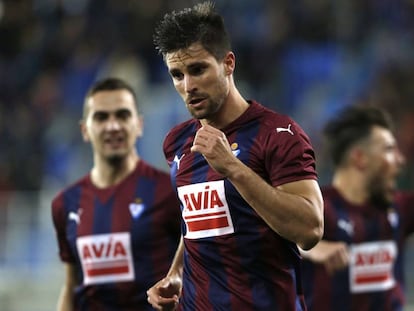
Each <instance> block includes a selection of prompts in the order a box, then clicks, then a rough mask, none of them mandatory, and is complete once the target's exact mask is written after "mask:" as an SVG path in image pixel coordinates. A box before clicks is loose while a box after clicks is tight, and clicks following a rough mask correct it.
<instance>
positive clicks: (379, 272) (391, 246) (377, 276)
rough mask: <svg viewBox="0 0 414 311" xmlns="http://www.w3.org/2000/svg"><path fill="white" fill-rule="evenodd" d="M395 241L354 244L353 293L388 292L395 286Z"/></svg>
mask: <svg viewBox="0 0 414 311" xmlns="http://www.w3.org/2000/svg"><path fill="white" fill-rule="evenodd" d="M397 252H398V251H397V246H396V244H395V242H394V241H379V242H368V243H360V244H353V245H351V248H350V256H351V257H350V267H349V277H350V287H351V292H353V293H364V292H372V291H384V290H388V289H390V288H392V287H394V285H395V278H394V270H393V268H394V262H395V259H396V257H397Z"/></svg>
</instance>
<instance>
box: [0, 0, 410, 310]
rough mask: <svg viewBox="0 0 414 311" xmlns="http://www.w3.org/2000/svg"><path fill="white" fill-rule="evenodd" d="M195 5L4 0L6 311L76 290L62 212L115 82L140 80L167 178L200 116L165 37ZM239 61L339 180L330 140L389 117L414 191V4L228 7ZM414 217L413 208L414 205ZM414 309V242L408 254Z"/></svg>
mask: <svg viewBox="0 0 414 311" xmlns="http://www.w3.org/2000/svg"><path fill="white" fill-rule="evenodd" d="M197 2H199V1H189V0H151V1H143V0H32V1H30V0H0V310H2V311H25V310H30V311H51V310H54V308H55V303H56V300H57V295H58V292H59V289H60V286H61V284H62V282H63V271H62V269H61V268H62V267H61V263H60V261H59V258H58V254H57V243H56V240H55V233H54V229H53V227H52V222H51V213H50V202H51V199H52V197H53V196H54V195H55V194H56V193H57V191H59V190H60V189H61V188H62V187H65V186H67V185H68V184H69V183H71V182H73V181H75V180H76V179H78V178H80V177H81V176H83V175H84V174H86V173H87V171H88V170H89V169H90V167H91V163H92V162H91V151H90V147H89V145H87V144H84V143H83V142H82V139H81V135H80V132H79V128H78V120H79V119H80V116H81V111H82V104H83V97H84V95H85V93H86V90H87V89H88V88H89V86H90V85H91V83H93V82H94V81H95V80H96V79H98V78H101V77H105V76H109V75H111V76H118V77H121V78H125V79H126V80H128V81H129V82H130V83H131V84H132V85H133V86H134V88H135V89H136V91H137V93H138V98H139V105H140V108H141V110H142V112H143V114H144V120H145V128H144V137H143V138H142V139H141V141H140V142H139V143H138V148H139V150H140V154H141V156H142V157H143V158H144V159H145V160H147V161H148V162H150V163H152V164H154V165H155V166H157V167H159V168H162V169H167V167H166V164H165V162H164V158H163V155H162V151H161V150H162V149H161V145H162V140H163V137H164V135H165V134H166V133H167V131H168V130H169V129H170V128H171V127H172V126H173V125H175V124H177V123H178V122H180V121H183V120H185V119H187V118H189V115H188V114H187V111H186V110H185V107H184V104H183V103H182V101H181V99H180V98H179V97H178V95H177V94H176V93H175V90H174V89H173V86H172V83H171V81H170V78H169V75H168V73H167V70H166V68H165V66H164V63H163V61H162V58H161V56H159V55H158V54H157V52H156V51H155V49H154V46H153V43H152V34H153V29H154V27H155V25H156V23H157V21H159V19H160V18H161V17H162V16H163V15H164V14H165V13H166V12H167V11H170V10H173V9H174V10H177V9H181V8H183V7H186V6H191V5H193V4H195V3H197ZM216 7H217V9H218V10H219V11H220V12H221V13H223V15H224V17H225V23H226V25H227V27H228V30H229V32H230V36H231V37H232V40H233V42H232V43H233V50H234V51H235V53H236V57H237V66H236V74H235V78H236V81H237V82H236V83H237V84H238V86H239V89H240V90H241V92H242V94H243V95H244V96H245V97H246V98H254V99H256V100H258V101H259V102H261V103H262V104H264V105H265V106H268V107H270V108H273V109H275V110H277V111H279V112H282V113H286V114H289V115H291V116H292V117H293V118H294V119H295V120H296V121H298V122H299V123H300V124H301V125H302V127H303V128H304V129H305V131H306V132H307V133H308V134H309V136H310V137H311V139H312V142H313V144H314V147H315V150H316V152H317V158H318V171H319V175H320V182H321V184H326V183H328V182H329V181H330V174H331V170H330V167H329V164H328V161H327V158H326V155H325V154H324V153H323V148H322V146H321V139H320V138H321V137H320V130H321V128H322V126H323V125H324V122H325V121H326V119H327V118H329V117H330V116H332V115H334V114H335V113H336V112H337V111H338V109H340V108H342V107H344V106H346V105H349V104H352V103H355V102H359V101H366V102H371V103H373V104H375V105H378V106H381V107H385V108H386V109H387V110H388V111H390V112H391V113H392V116H393V117H394V118H395V120H396V125H397V128H396V136H397V138H398V141H399V143H400V146H401V149H402V151H403V153H404V154H405V156H406V158H407V160H408V161H407V168H406V169H405V170H404V173H403V174H402V176H401V179H400V181H399V182H400V187H401V188H402V189H414V157H413V155H414V46H413V45H414V0H295V1H289V0H251V1H248V0H246V1H243V0H227V1H224V0H221V1H220V0H217V1H216ZM413 208H414V207H413ZM406 271H407V273H406V276H407V291H408V293H409V296H408V299H409V302H410V304H411V305H413V304H414V238H412V239H411V240H410V241H409V243H408V248H407V253H406ZM407 310H414V309H413V308H410V307H409V308H408V309H407Z"/></svg>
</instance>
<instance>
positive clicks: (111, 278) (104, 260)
mask: <svg viewBox="0 0 414 311" xmlns="http://www.w3.org/2000/svg"><path fill="white" fill-rule="evenodd" d="M130 241H131V239H130V234H129V232H121V233H111V234H98V235H89V236H83V237H79V238H78V239H77V240H76V246H77V249H78V253H79V258H80V261H81V263H82V270H83V277H84V280H83V283H84V285H91V284H101V283H108V282H122V281H130V280H133V279H134V266H133V263H132V251H131V245H130V244H131V242H130Z"/></svg>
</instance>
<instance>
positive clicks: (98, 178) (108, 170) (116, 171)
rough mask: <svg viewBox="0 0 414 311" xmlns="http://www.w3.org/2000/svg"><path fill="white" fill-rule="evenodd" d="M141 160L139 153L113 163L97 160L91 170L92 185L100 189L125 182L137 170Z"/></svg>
mask: <svg viewBox="0 0 414 311" xmlns="http://www.w3.org/2000/svg"><path fill="white" fill-rule="evenodd" d="M139 160H140V158H139V156H138V154H137V153H134V154H133V155H130V156H127V157H125V158H124V159H121V160H120V161H119V162H111V161H108V160H106V159H101V160H95V164H94V166H93V168H92V170H91V174H90V176H91V180H92V183H93V184H94V185H95V186H96V187H98V188H107V187H110V186H114V185H116V184H118V183H120V182H121V181H122V180H124V179H125V178H126V177H127V176H128V175H129V174H131V172H132V171H133V170H134V169H135V167H136V165H137V163H138V161H139Z"/></svg>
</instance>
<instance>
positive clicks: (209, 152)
mask: <svg viewBox="0 0 414 311" xmlns="http://www.w3.org/2000/svg"><path fill="white" fill-rule="evenodd" d="M191 152H199V153H201V154H202V155H203V156H204V158H205V159H206V160H207V162H208V163H209V165H210V166H211V167H212V168H213V169H214V170H215V171H216V172H218V173H220V174H222V175H224V176H227V174H226V172H227V170H228V168H229V164H230V163H231V162H232V161H233V160H235V159H236V157H235V156H234V155H233V153H232V152H231V148H230V145H229V142H228V140H227V137H226V135H225V134H224V133H223V132H222V131H220V130H218V129H216V128H215V127H212V126H211V125H207V124H205V125H203V126H202V127H201V128H200V129H199V130H198V131H197V133H196V136H195V138H194V142H193V146H192V147H191Z"/></svg>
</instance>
